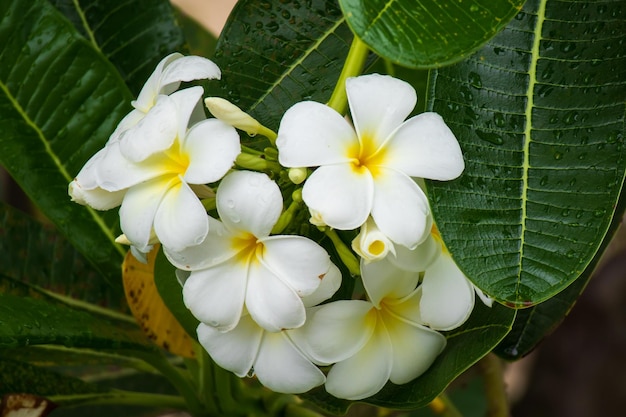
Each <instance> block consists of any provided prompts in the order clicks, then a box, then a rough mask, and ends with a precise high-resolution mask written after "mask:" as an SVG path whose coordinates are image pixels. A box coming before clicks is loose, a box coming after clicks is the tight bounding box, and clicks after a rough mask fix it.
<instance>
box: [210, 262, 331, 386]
mask: <svg viewBox="0 0 626 417" xmlns="http://www.w3.org/2000/svg"><path fill="white" fill-rule="evenodd" d="M340 285H341V272H339V269H338V268H337V267H336V266H335V265H333V264H331V266H330V269H329V271H328V272H327V274H326V276H325V277H324V279H323V280H322V283H321V284H320V286H319V287H318V289H317V290H316V291H315V292H314V293H313V294H311V295H309V296H307V297H305V298H304V299H303V303H304V305H305V306H307V307H309V306H312V305H315V304H318V303H319V302H322V301H324V300H326V299H328V298H330V297H331V296H332V295H333V294H334V293H335V292H336V291H337V289H338V288H339V286H340ZM300 333H301V332H300V329H295V330H283V331H281V332H275V333H272V332H268V331H267V330H265V329H263V328H262V327H261V326H259V325H258V324H257V323H256V322H255V321H254V320H253V319H252V318H251V317H250V315H249V314H244V315H243V316H242V317H241V319H240V320H239V323H238V324H237V326H236V327H235V328H234V329H232V330H230V331H228V332H220V331H219V330H217V329H216V328H214V327H211V326H208V325H206V324H204V323H201V324H200V325H199V326H198V341H199V342H200V344H201V345H202V346H203V347H204V348H205V349H206V350H207V352H209V355H211V358H213V360H214V361H215V363H217V364H218V365H219V366H221V367H222V368H224V369H227V370H229V371H231V372H233V373H235V374H236V375H237V376H239V377H244V376H246V375H248V376H250V375H252V374H255V375H256V376H257V378H258V379H259V381H260V382H261V383H262V384H263V385H265V386H266V387H268V388H270V389H271V390H272V391H275V392H282V393H286V394H298V393H302V392H306V391H308V390H310V389H312V388H314V387H317V386H319V385H322V384H323V383H324V382H325V381H326V377H325V376H324V374H323V373H322V372H321V371H320V370H319V368H318V367H317V366H315V365H313V364H312V363H311V359H310V358H309V357H308V356H307V355H306V354H305V353H303V352H302V351H301V350H300V349H299V347H298V341H299V340H300V339H301V337H302V336H301V335H300Z"/></svg>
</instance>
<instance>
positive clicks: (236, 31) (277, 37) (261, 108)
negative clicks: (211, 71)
mask: <svg viewBox="0 0 626 417" xmlns="http://www.w3.org/2000/svg"><path fill="white" fill-rule="evenodd" d="M299 4H300V3H299ZM351 39H352V34H351V33H350V30H349V29H348V27H347V26H346V25H345V23H344V18H343V16H342V14H341V11H340V10H339V7H338V6H337V5H336V2H335V1H328V0H312V1H308V2H306V3H302V4H301V7H296V6H295V4H290V3H288V4H282V3H281V2H270V1H257V0H243V1H240V2H238V3H237V5H236V6H235V8H234V10H233V12H232V13H231V15H230V17H229V19H228V22H227V23H226V26H225V27H224V30H223V31H222V34H221V36H220V38H219V40H218V45H217V51H216V53H215V57H214V59H215V61H216V62H217V64H218V65H219V66H220V68H221V69H222V73H223V76H222V80H221V81H220V82H212V83H211V86H212V88H211V90H209V95H214V96H221V97H224V98H226V99H228V100H230V101H232V102H233V103H235V104H236V105H237V106H239V107H240V108H242V109H243V110H244V111H247V112H249V113H250V114H251V115H252V116H253V117H255V118H256V119H257V120H259V121H260V122H261V123H262V124H264V125H265V126H267V127H269V128H270V129H276V128H277V127H278V124H279V122H280V119H281V118H282V115H283V113H284V112H285V111H286V110H287V109H288V108H289V107H291V106H292V105H293V104H295V103H296V102H299V101H302V100H315V101H320V102H325V101H326V100H328V99H329V98H330V95H331V93H332V91H333V89H334V86H335V83H336V82H337V79H338V78H339V73H340V72H341V68H342V66H343V62H344V60H345V57H346V56H347V53H348V49H349V46H350V42H351ZM260 147H261V148H262V147H263V145H260Z"/></svg>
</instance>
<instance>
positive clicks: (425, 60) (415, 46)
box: [339, 0, 525, 68]
mask: <svg viewBox="0 0 626 417" xmlns="http://www.w3.org/2000/svg"><path fill="white" fill-rule="evenodd" d="M524 1H525V0H469V1H456V0H454V1H453V0H445V1H441V0H422V1H415V0H340V1H339V3H340V4H341V9H342V10H343V13H344V15H345V16H346V19H347V21H348V24H349V25H350V27H351V28H352V30H353V31H354V33H355V34H356V35H357V36H358V37H359V38H361V39H362V40H363V41H364V42H365V43H366V44H367V45H368V46H369V47H370V48H372V50H373V51H375V52H376V53H377V54H378V55H380V56H382V57H384V58H387V59H389V60H391V61H392V62H394V63H397V64H400V65H404V66H408V67H413V68H435V67H440V66H443V65H446V64H451V63H453V62H456V61H458V60H460V59H462V58H463V57H466V56H468V55H469V54H470V53H472V52H474V51H475V50H476V49H478V48H479V47H480V46H481V45H483V44H484V43H485V42H487V40H489V39H490V38H492V37H493V36H494V35H495V34H496V33H498V31H500V30H501V29H502V28H503V27H504V26H505V25H506V23H507V22H508V21H509V20H510V19H512V18H513V16H515V15H516V14H517V12H518V11H519V10H520V9H521V7H522V5H523V4H524Z"/></svg>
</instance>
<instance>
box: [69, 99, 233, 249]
mask: <svg viewBox="0 0 626 417" xmlns="http://www.w3.org/2000/svg"><path fill="white" fill-rule="evenodd" d="M202 93H203V90H202V88H201V87H192V88H188V89H185V90H181V91H178V92H176V93H174V94H172V95H171V96H160V97H159V100H158V102H157V104H156V105H155V106H154V107H153V108H152V109H151V110H150V111H149V112H148V114H147V116H146V117H145V118H144V119H143V120H142V121H141V122H139V123H138V125H137V126H136V127H135V128H133V129H136V131H137V132H136V133H137V134H136V135H135V136H136V137H134V138H133V141H134V142H135V144H134V146H132V147H127V148H126V149H125V150H126V151H127V152H124V149H123V148H124V147H123V143H124V140H125V138H123V139H122V140H119V141H113V142H110V143H109V144H108V145H107V146H106V147H105V149H104V150H103V152H99V153H98V154H96V155H95V157H96V158H97V161H96V162H95V163H96V166H95V168H96V169H95V180H94V182H95V183H96V184H97V186H98V187H99V189H96V190H95V191H94V190H92V191H85V190H84V189H83V190H82V195H83V196H84V195H91V194H94V195H97V197H98V200H97V201H98V203H99V205H98V206H94V208H103V207H107V206H114V204H116V203H118V200H119V194H120V193H121V192H124V196H123V200H122V202H121V208H120V225H121V229H122V231H123V232H124V235H125V237H126V239H128V241H130V243H131V244H132V245H133V246H135V247H136V248H137V249H138V250H139V251H141V252H146V251H148V250H149V246H150V245H151V244H153V243H154V238H153V237H154V236H156V238H157V239H158V240H159V241H160V242H161V243H162V244H163V246H165V247H168V248H171V249H172V250H182V249H183V248H185V247H187V246H191V245H196V244H198V243H200V242H201V241H202V240H203V239H204V237H205V236H206V234H207V232H208V228H209V222H208V220H207V215H206V210H205V209H204V207H203V206H202V203H201V202H200V200H199V199H198V197H197V196H196V193H195V192H194V191H193V190H192V186H193V185H202V184H207V183H212V182H215V181H217V180H219V179H220V178H222V177H223V176H224V175H225V174H226V172H228V170H229V169H230V168H231V167H232V165H233V163H234V160H235V158H236V157H237V155H238V154H239V153H240V151H241V147H240V144H239V135H238V134H237V131H236V130H235V129H234V128H233V127H232V126H229V125H227V124H225V123H223V122H221V121H219V120H216V119H210V120H204V121H202V122H200V123H197V124H195V125H194V126H193V127H192V128H191V129H189V130H188V129H187V124H188V121H189V117H190V115H191V111H192V109H193V107H194V105H195V103H197V102H198V101H199V100H200V98H201V96H202ZM163 108H165V109H167V111H162V109H163ZM153 112H156V114H157V116H158V119H159V120H158V121H157V120H154V119H155V118H156V117H157V116H154V117H153V114H152V113H153ZM153 121H154V122H155V123H158V126H157V127H155V126H154V125H153V124H151V122H153ZM134 150H136V151H137V152H136V153H133V151H134ZM129 153H130V154H129ZM133 157H134V158H133ZM78 181H79V180H78V179H77V180H75V181H74V184H71V185H70V193H72V190H75V189H79V188H80V186H79V185H78V184H79V182H78ZM100 190H103V191H104V192H109V193H110V200H109V201H107V200H106V193H104V192H102V191H100ZM85 200H86V199H85ZM92 200H96V198H95V197H94V198H92ZM86 201H87V202H88V203H89V201H90V200H86ZM107 203H108V204H107Z"/></svg>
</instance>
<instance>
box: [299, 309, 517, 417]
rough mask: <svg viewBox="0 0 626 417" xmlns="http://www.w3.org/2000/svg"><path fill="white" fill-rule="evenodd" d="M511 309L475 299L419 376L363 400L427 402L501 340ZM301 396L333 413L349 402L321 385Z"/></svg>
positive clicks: (405, 404) (401, 404) (398, 404)
mask: <svg viewBox="0 0 626 417" xmlns="http://www.w3.org/2000/svg"><path fill="white" fill-rule="evenodd" d="M515 313H516V312H515V310H512V309H509V308H506V307H503V306H501V305H498V304H495V305H494V306H493V308H487V307H485V306H484V305H483V304H482V303H481V302H480V301H478V302H477V304H476V307H475V309H474V311H473V312H472V315H471V317H470V318H469V320H468V321H467V322H466V323H465V324H464V325H463V326H462V327H459V328H458V329H455V330H453V331H451V332H449V333H447V334H446V338H447V340H448V344H447V346H446V348H445V350H444V351H443V352H442V353H441V355H439V357H438V358H437V360H436V361H435V362H434V363H433V365H432V366H431V367H430V368H429V369H428V370H427V371H426V372H425V373H424V374H423V375H422V376H420V377H418V378H417V379H415V380H413V381H411V382H409V383H407V384H404V385H394V384H392V383H390V382H388V383H387V385H385V387H384V388H383V389H382V390H381V391H380V392H379V393H378V394H376V395H375V396H373V397H370V398H367V399H365V400H363V401H364V402H367V403H370V404H374V405H378V406H381V407H389V408H402V409H410V408H417V407H423V406H425V405H427V404H428V403H429V402H431V401H432V400H433V399H434V398H435V397H436V396H437V395H439V394H440V393H441V392H442V391H443V390H444V389H445V388H446V387H447V386H448V384H450V382H452V381H453V380H454V379H455V378H456V377H457V376H459V375H460V374H461V373H463V372H464V371H465V370H466V369H468V368H469V367H470V366H472V365H473V364H474V363H476V362H477V361H478V360H479V359H481V358H482V357H483V356H485V355H486V354H487V353H489V352H490V351H491V349H493V347H494V346H496V345H497V344H498V342H500V340H502V338H503V337H504V336H505V335H506V334H507V333H508V332H509V331H510V330H511V326H512V324H513V320H514V318H515ZM304 397H305V398H307V399H310V400H311V401H314V402H315V403H317V404H318V405H320V406H321V407H323V408H325V409H327V410H329V411H331V412H334V413H341V412H345V410H346V409H347V408H348V406H349V405H350V402H349V401H344V400H338V399H336V398H334V397H332V396H330V395H329V394H328V393H326V391H325V390H324V389H323V388H317V389H315V390H313V391H311V392H310V393H308V394H305V395H304Z"/></svg>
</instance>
